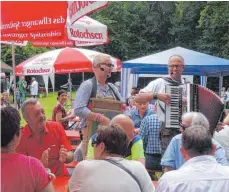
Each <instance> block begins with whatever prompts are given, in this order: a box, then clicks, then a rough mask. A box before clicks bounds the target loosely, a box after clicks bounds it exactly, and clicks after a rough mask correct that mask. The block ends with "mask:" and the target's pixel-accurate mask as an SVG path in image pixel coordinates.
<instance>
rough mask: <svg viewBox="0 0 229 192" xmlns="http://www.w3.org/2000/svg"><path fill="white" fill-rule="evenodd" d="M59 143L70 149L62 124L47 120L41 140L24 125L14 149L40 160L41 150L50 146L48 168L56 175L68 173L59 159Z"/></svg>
mask: <svg viewBox="0 0 229 192" xmlns="http://www.w3.org/2000/svg"><path fill="white" fill-rule="evenodd" d="M61 145H64V148H66V149H67V150H68V151H71V150H72V147H71V145H70V143H69V141H68V138H67V136H66V133H65V130H64V129H63V127H62V125H61V124H60V123H58V122H52V121H49V122H46V126H45V130H44V133H43V135H42V139H41V142H39V141H38V140H37V138H36V137H34V136H33V134H32V132H31V131H30V128H29V126H28V125H26V126H25V127H24V128H23V129H22V131H21V141H20V143H19V145H18V147H17V149H16V151H17V152H18V153H22V154H24V155H27V156H32V157H36V158H37V159H39V160H40V159H41V155H42V153H43V151H45V150H46V149H48V148H50V149H51V150H50V154H49V163H48V168H49V169H51V172H52V173H54V174H55V175H56V176H60V175H62V176H63V175H69V174H68V171H67V169H66V167H65V165H64V163H61V162H60V161H59V150H60V147H61Z"/></svg>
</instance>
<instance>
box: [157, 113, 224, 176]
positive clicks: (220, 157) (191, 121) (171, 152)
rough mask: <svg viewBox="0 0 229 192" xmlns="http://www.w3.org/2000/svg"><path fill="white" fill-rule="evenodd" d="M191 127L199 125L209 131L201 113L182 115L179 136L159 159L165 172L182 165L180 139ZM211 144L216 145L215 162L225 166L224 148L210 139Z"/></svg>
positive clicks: (205, 119) (206, 121)
mask: <svg viewBox="0 0 229 192" xmlns="http://www.w3.org/2000/svg"><path fill="white" fill-rule="evenodd" d="M193 125H201V126H203V127H205V128H206V129H208V130H209V122H208V120H207V118H206V117H205V116H204V115H203V114H202V113H199V112H189V113H185V114H183V115H182V118H181V123H180V131H181V134H179V135H176V136H175V137H173V138H172V140H171V141H170V143H169V146H168V148H167V149H166V151H165V154H164V155H163V157H162V159H161V165H162V167H163V168H164V171H165V172H167V171H171V170H176V169H179V168H180V167H181V166H182V165H183V164H184V162H185V160H184V158H183V157H182V154H181V151H180V146H181V137H182V133H183V132H184V130H185V129H187V128H189V127H190V126H193ZM212 142H213V144H215V145H216V151H215V154H214V157H215V159H216V161H217V162H218V163H220V164H222V165H227V158H226V152H225V150H224V148H223V147H222V146H221V145H220V144H219V143H218V142H217V141H216V140H214V139H212Z"/></svg>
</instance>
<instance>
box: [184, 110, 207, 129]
mask: <svg viewBox="0 0 229 192" xmlns="http://www.w3.org/2000/svg"><path fill="white" fill-rule="evenodd" d="M181 119H182V120H186V121H191V125H201V126H203V127H205V128H207V129H209V127H210V125H209V121H208V119H207V118H206V117H205V116H204V114H203V113H200V112H188V113H184V114H183V115H182V118H181Z"/></svg>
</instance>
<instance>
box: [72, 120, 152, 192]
mask: <svg viewBox="0 0 229 192" xmlns="http://www.w3.org/2000/svg"><path fill="white" fill-rule="evenodd" d="M117 126H118V125H109V126H108V127H107V128H99V129H98V130H97V131H96V137H95V139H94V140H93V141H92V145H93V146H94V154H95V160H85V161H82V162H80V163H79V164H78V165H77V166H76V167H75V170H74V171H73V175H72V177H71V179H70V181H69V191H70V192H73V191H74V192H76V191H83V192H107V191H109V192H117V191H125V192H140V191H141V192H153V191H154V190H155V188H154V186H153V184H152V181H151V179H150V177H149V175H148V173H147V172H146V170H145V167H144V166H143V165H142V164H141V163H139V162H137V161H129V160H126V159H124V158H123V156H124V155H125V153H126V150H127V148H128V144H129V141H128V137H127V135H126V133H125V132H124V131H123V130H122V128H120V127H117ZM128 172H129V173H128Z"/></svg>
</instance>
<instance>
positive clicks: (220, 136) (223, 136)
mask: <svg viewBox="0 0 229 192" xmlns="http://www.w3.org/2000/svg"><path fill="white" fill-rule="evenodd" d="M213 138H214V139H215V140H216V141H218V142H219V143H220V144H221V145H222V147H223V148H224V149H225V151H226V155H227V161H228V163H229V126H228V125H225V126H224V129H222V130H221V131H219V132H215V133H214V136H213Z"/></svg>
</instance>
